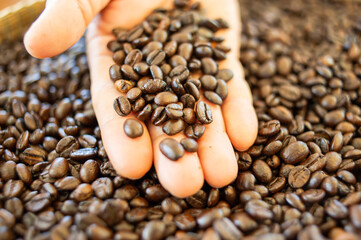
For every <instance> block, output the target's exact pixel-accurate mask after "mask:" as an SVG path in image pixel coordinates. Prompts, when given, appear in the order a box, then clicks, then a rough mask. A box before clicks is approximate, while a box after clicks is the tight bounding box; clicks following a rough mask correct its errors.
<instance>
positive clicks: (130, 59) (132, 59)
mask: <svg viewBox="0 0 361 240" xmlns="http://www.w3.org/2000/svg"><path fill="white" fill-rule="evenodd" d="M142 58H143V54H142V52H141V51H140V50H138V49H133V50H131V51H130V52H129V53H128V55H127V56H126V58H125V59H124V64H128V65H130V66H134V64H136V63H138V62H140V61H141V60H142Z"/></svg>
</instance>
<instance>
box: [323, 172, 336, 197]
mask: <svg viewBox="0 0 361 240" xmlns="http://www.w3.org/2000/svg"><path fill="white" fill-rule="evenodd" d="M337 185H338V181H337V179H336V178H335V177H331V176H328V177H325V178H324V179H323V181H322V183H321V188H322V189H323V190H325V191H326V193H327V194H329V195H336V194H337Z"/></svg>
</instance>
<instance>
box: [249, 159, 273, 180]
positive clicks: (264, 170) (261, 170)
mask: <svg viewBox="0 0 361 240" xmlns="http://www.w3.org/2000/svg"><path fill="white" fill-rule="evenodd" d="M252 171H253V173H254V175H255V177H256V178H257V179H258V180H259V181H261V182H263V183H269V182H270V181H271V180H272V170H271V168H270V167H269V166H268V165H267V163H265V162H264V161H262V160H256V161H255V162H254V163H253V166H252Z"/></svg>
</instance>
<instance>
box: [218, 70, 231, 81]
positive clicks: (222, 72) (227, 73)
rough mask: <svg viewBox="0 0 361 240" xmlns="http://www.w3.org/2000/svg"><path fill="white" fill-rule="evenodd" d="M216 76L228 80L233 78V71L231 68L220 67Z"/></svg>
mask: <svg viewBox="0 0 361 240" xmlns="http://www.w3.org/2000/svg"><path fill="white" fill-rule="evenodd" d="M216 78H217V79H222V80H224V81H226V82H228V81H230V80H231V79H232V78H233V72H232V70H231V69H220V70H219V71H218V72H217V75H216Z"/></svg>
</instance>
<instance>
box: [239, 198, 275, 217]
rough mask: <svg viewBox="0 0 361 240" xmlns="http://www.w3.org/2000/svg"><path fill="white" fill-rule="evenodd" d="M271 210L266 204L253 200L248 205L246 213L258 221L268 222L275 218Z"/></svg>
mask: <svg viewBox="0 0 361 240" xmlns="http://www.w3.org/2000/svg"><path fill="white" fill-rule="evenodd" d="M269 208H270V206H269V205H268V204H267V203H266V202H264V201H262V200H258V199H253V200H250V201H249V202H247V203H246V206H245V211H246V212H247V213H248V214H249V215H251V216H252V217H253V218H254V219H256V220H266V219H271V218H272V217H273V213H272V211H271V210H270V209H269Z"/></svg>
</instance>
